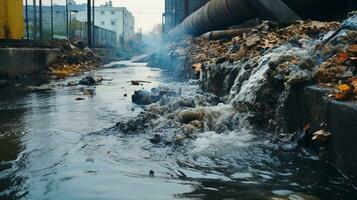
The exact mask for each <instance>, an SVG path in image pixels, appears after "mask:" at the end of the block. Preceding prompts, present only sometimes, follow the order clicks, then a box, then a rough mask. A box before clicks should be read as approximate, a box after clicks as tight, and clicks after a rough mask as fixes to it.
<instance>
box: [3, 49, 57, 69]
mask: <svg viewBox="0 0 357 200" xmlns="http://www.w3.org/2000/svg"><path fill="white" fill-rule="evenodd" d="M59 51H60V49H56V48H28V47H24V48H4V47H2V48H0V75H2V76H18V75H28V74H33V73H35V72H39V71H41V70H44V69H45V68H46V66H48V65H49V64H51V63H53V62H55V61H56V59H57V55H58V53H59Z"/></svg>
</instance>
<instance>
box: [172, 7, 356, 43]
mask: <svg viewBox="0 0 357 200" xmlns="http://www.w3.org/2000/svg"><path fill="white" fill-rule="evenodd" d="M348 1H349V0H309V1H303V0H211V1H209V2H208V3H207V4H206V5H204V6H203V7H201V8H200V9H198V10H197V11H196V12H194V13H193V14H191V15H190V16H189V17H187V18H186V19H185V20H184V21H183V22H182V23H181V24H179V25H177V26H176V27H175V28H174V29H172V30H171V31H170V32H169V36H170V37H171V38H176V37H178V36H182V35H185V34H188V35H192V36H199V35H201V34H203V33H206V32H208V31H214V30H222V29H225V28H227V27H229V26H234V25H238V24H241V23H243V22H245V21H248V20H251V19H254V18H260V19H266V20H272V21H281V22H292V21H296V20H298V19H317V20H329V19H338V18H341V17H343V15H344V14H345V13H346V10H347V7H348Z"/></svg>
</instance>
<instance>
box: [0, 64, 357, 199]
mask: <svg viewBox="0 0 357 200" xmlns="http://www.w3.org/2000/svg"><path fill="white" fill-rule="evenodd" d="M92 73H93V74H95V75H96V76H102V77H103V78H104V80H103V82H102V83H101V84H98V85H95V86H72V87H66V86H63V85H65V84H66V83H67V82H68V81H71V80H74V81H78V80H79V77H73V78H70V79H69V80H66V81H56V82H55V83H54V84H53V86H52V87H51V88H50V89H48V88H46V87H42V88H37V89H34V90H33V91H32V92H29V93H26V94H23V95H19V96H16V97H13V98H11V97H9V98H7V97H6V98H5V97H2V98H1V100H0V122H1V123H0V199H33V200H38V199H58V200H62V199H66V200H67V199H138V200H139V199H153V200H159V199H163V200H164V199H294V200H295V199H309V200H310V199H344V200H348V199H351V200H352V199H356V197H357V196H356V195H357V193H356V191H355V190H354V188H353V186H352V185H350V183H349V181H348V180H346V179H344V177H343V176H342V175H341V174H340V173H339V172H338V171H337V170H335V169H334V168H333V167H326V166H324V167H322V166H321V165H322V164H321V162H320V161H319V160H318V157H317V156H316V155H314V154H312V153H310V152H308V150H301V151H299V152H282V151H279V150H276V148H274V146H273V145H271V144H269V138H268V137H266V136H265V135H264V134H262V133H253V132H249V131H248V130H245V129H238V130H232V131H224V133H221V134H217V133H216V132H215V131H204V132H203V133H201V134H199V135H198V136H197V137H195V138H194V139H188V141H187V142H183V143H182V144H175V145H173V144H166V145H162V144H153V143H152V142H151V141H150V138H151V136H150V135H148V134H145V132H142V131H140V130H138V131H137V132H136V133H134V134H123V133H121V131H120V130H118V129H116V128H112V127H115V125H116V123H117V122H119V121H125V120H129V119H131V118H134V117H135V116H137V115H139V113H140V112H141V111H143V109H145V108H144V107H142V106H138V105H135V104H133V103H132V102H131V98H130V97H131V95H132V94H133V93H134V91H135V90H138V89H142V88H145V89H148V90H150V89H151V88H153V87H157V86H159V85H168V87H173V88H175V89H176V90H177V89H178V88H180V91H181V92H182V93H181V94H180V95H181V96H185V95H186V96H191V95H193V94H194V93H196V92H199V88H198V85H197V84H195V82H174V80H173V79H172V78H169V76H168V75H167V74H166V73H165V72H163V71H160V70H159V69H155V68H149V67H146V65H145V64H140V63H130V62H128V61H125V62H116V63H112V64H110V65H108V66H106V67H104V68H102V69H100V70H97V71H95V72H92ZM131 80H145V81H149V82H150V83H144V84H143V85H139V86H134V85H132V84H131V83H130V81H131ZM0 93H1V91H0ZM201 93H202V92H201ZM1 95H3V94H1ZM203 95H206V94H203ZM77 97H83V98H84V99H83V100H81V101H77V100H76V98H77ZM202 109H205V108H202ZM209 109H210V112H212V113H213V112H216V111H217V112H218V111H219V112H221V113H223V115H225V113H229V112H231V109H230V107H229V106H227V105H223V104H218V105H216V106H213V107H211V108H209ZM209 109H206V110H204V111H202V112H206V113H207V112H208V110H209ZM212 116H214V115H212ZM227 116H229V115H227ZM218 118H219V117H218ZM218 118H217V119H213V120H212V121H213V124H214V121H217V122H221V121H220V120H219V119H218ZM212 126H218V123H217V124H215V125H212ZM162 129H165V126H162ZM160 131H161V132H165V130H160ZM167 131H168V132H169V131H170V129H167ZM168 134H170V133H168Z"/></svg>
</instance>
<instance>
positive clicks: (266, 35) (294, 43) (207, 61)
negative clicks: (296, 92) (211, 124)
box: [171, 15, 357, 100]
mask: <svg viewBox="0 0 357 200" xmlns="http://www.w3.org/2000/svg"><path fill="white" fill-rule="evenodd" d="M355 18H356V15H354V16H352V17H351V18H350V19H348V20H346V21H345V22H343V23H339V22H319V21H299V22H296V23H294V24H291V25H289V26H286V27H282V26H283V25H281V24H278V23H274V22H270V21H265V22H263V23H262V24H261V25H259V26H257V27H255V28H254V29H253V30H252V31H251V32H249V33H246V34H243V35H240V36H237V37H234V38H233V39H232V40H213V41H212V40H206V39H203V38H186V40H184V41H185V42H182V41H180V42H179V43H176V44H175V45H172V49H171V52H172V51H175V50H177V51H182V48H185V50H184V51H185V52H186V55H187V58H186V60H187V62H186V66H185V67H187V68H188V67H192V68H193V70H194V71H195V72H196V76H197V77H199V76H201V79H202V82H203V89H206V90H207V91H209V92H213V93H215V94H217V95H220V96H225V95H229V93H230V87H232V86H233V84H234V81H235V78H236V76H237V75H238V73H240V72H241V73H243V72H242V71H241V70H240V69H238V68H242V67H244V68H245V69H246V70H249V69H252V70H254V68H256V67H257V66H258V65H259V61H262V58H263V57H264V56H266V55H268V54H269V53H272V52H273V51H274V50H275V49H277V48H281V47H282V46H288V48H287V49H295V50H294V51H292V52H290V54H289V55H285V56H282V57H280V58H279V59H276V60H274V58H269V59H268V60H267V62H269V67H270V72H269V73H270V75H271V76H272V77H273V78H274V79H276V81H277V82H281V83H284V84H290V85H291V84H296V83H309V84H319V85H321V86H323V87H329V88H331V89H333V91H332V92H331V95H329V96H330V97H331V98H334V99H336V100H356V99H357V93H356V92H357V90H356V85H357V82H356V73H357V70H356V65H357V37H356V36H357V30H356V29H355V27H354V26H356V24H357V23H356V20H355ZM346 23H347V24H349V25H350V26H349V27H345V28H344V24H346ZM354 23H356V24H354ZM335 31H336V33H335ZM337 32H338V33H337ZM329 36H330V37H331V38H329ZM302 52H304V53H303V54H304V55H298V54H301V53H302ZM232 66H234V67H233V68H234V69H229V70H227V69H228V68H232ZM232 74H233V75H234V76H233V77H232V78H229V77H228V76H232ZM247 76H248V77H249V75H247ZM227 77H228V78H227ZM227 79H231V80H230V81H228V82H231V83H228V82H227ZM219 82H222V83H219ZM210 83H212V84H213V85H212V84H210ZM227 84H228V85H229V86H228V89H224V88H223V87H225V85H227ZM215 85H218V88H217V86H215ZM212 87H213V88H212ZM222 88H223V89H224V90H225V91H223V92H222Z"/></svg>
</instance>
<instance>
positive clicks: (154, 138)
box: [150, 134, 161, 144]
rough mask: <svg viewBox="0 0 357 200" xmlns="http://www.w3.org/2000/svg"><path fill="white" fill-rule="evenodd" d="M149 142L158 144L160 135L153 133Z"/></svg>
mask: <svg viewBox="0 0 357 200" xmlns="http://www.w3.org/2000/svg"><path fill="white" fill-rule="evenodd" d="M150 142H151V143H153V144H159V143H160V142H161V135H159V134H155V135H154V136H153V137H152V138H150Z"/></svg>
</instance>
